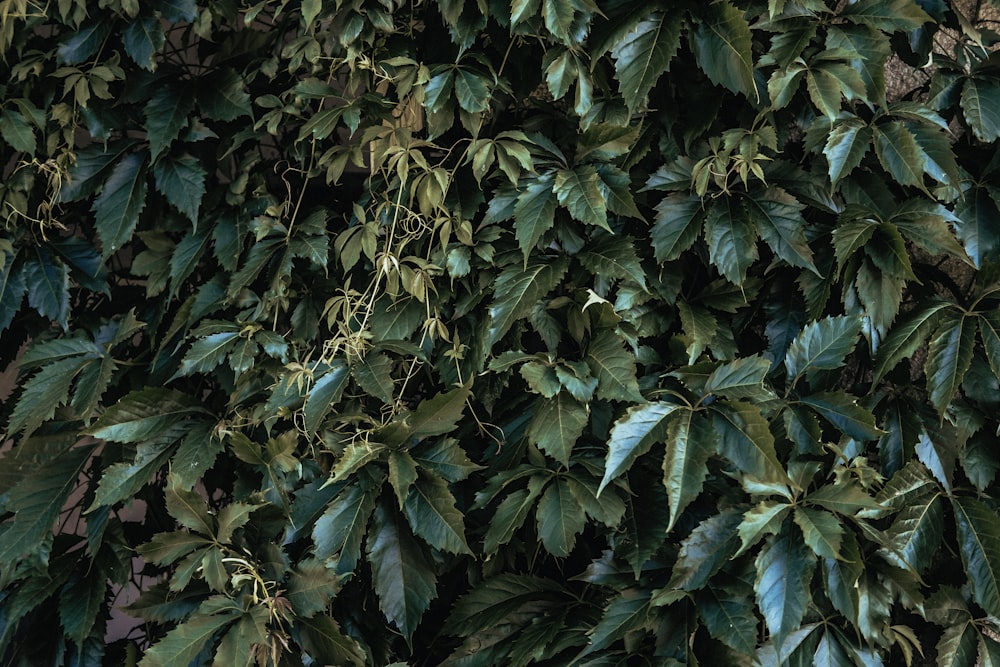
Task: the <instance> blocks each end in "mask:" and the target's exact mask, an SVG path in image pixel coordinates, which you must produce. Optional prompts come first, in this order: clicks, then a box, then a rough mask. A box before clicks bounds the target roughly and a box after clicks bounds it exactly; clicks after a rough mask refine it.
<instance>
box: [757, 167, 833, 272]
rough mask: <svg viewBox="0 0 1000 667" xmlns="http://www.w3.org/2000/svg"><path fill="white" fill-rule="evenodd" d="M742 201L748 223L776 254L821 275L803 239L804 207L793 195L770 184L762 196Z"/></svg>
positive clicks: (804, 238)
mask: <svg viewBox="0 0 1000 667" xmlns="http://www.w3.org/2000/svg"><path fill="white" fill-rule="evenodd" d="M743 201H744V205H745V206H746V211H747V215H748V217H749V219H750V222H751V223H752V224H754V225H755V226H756V227H757V231H758V233H759V234H760V236H761V238H763V239H764V242H765V243H767V245H769V246H771V249H772V250H774V252H775V253H776V254H777V255H778V257H780V258H781V259H783V260H785V261H786V262H788V263H789V264H791V265H792V266H797V267H799V268H803V269H809V270H810V271H812V272H813V273H815V274H816V275H820V272H819V269H817V268H816V265H815V264H814V263H813V252H812V249H811V248H810V247H809V244H808V243H807V241H806V234H805V228H806V221H805V220H804V219H803V218H802V210H803V209H804V208H805V207H804V206H803V205H802V204H801V203H799V202H798V201H797V200H796V199H795V197H792V196H791V195H790V194H788V193H787V192H785V191H784V190H782V189H781V188H777V187H771V188H768V189H767V191H766V192H765V193H764V195H763V196H762V197H759V198H758V197H747V198H746V199H744V200H743Z"/></svg>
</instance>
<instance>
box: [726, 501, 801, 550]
mask: <svg viewBox="0 0 1000 667" xmlns="http://www.w3.org/2000/svg"><path fill="white" fill-rule="evenodd" d="M791 509H792V506H791V505H787V504H785V503H779V502H776V501H774V500H763V501H761V502H759V503H757V505H756V506H754V507H753V508H752V509H749V510H747V511H746V512H745V513H744V514H743V521H742V523H740V525H739V529H738V533H739V536H740V548H739V550H738V551H737V552H736V554H735V555H734V557H735V556H739V555H740V554H742V553H743V552H744V551H746V550H747V549H749V548H750V547H752V546H754V545H755V544H757V542H759V541H760V540H761V538H763V537H764V536H765V535H777V534H778V531H779V530H781V525H782V522H783V521H784V520H785V515H786V514H787V513H788V512H789V511H790V510H791Z"/></svg>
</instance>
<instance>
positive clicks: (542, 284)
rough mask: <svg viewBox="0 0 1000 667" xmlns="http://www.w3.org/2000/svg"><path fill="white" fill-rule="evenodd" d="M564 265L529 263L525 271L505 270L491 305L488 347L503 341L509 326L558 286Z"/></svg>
mask: <svg viewBox="0 0 1000 667" xmlns="http://www.w3.org/2000/svg"><path fill="white" fill-rule="evenodd" d="M566 266H567V264H566V262H565V261H564V260H556V261H553V262H541V261H535V262H531V263H530V264H529V265H528V266H527V267H526V268H525V269H524V270H521V269H519V268H518V267H517V266H508V267H507V268H506V269H504V270H503V271H502V272H501V273H500V275H499V276H498V277H497V280H496V284H495V285H494V288H493V293H494V299H493V303H492V304H491V305H490V320H491V321H490V329H489V336H488V343H489V345H490V347H492V346H493V345H495V344H496V343H497V342H499V341H500V339H501V338H503V336H504V334H506V333H507V331H509V330H510V327H511V325H513V324H514V322H516V321H517V320H519V319H523V318H525V317H527V316H528V314H529V313H530V312H531V309H532V308H533V307H534V306H535V304H536V303H538V302H539V301H540V300H541V299H542V297H544V296H545V295H546V294H548V293H549V291H550V290H551V289H552V288H553V287H555V286H556V285H558V284H559V281H560V280H562V277H563V274H564V273H565V272H566Z"/></svg>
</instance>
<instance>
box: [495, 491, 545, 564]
mask: <svg viewBox="0 0 1000 667" xmlns="http://www.w3.org/2000/svg"><path fill="white" fill-rule="evenodd" d="M533 479H534V478H533ZM542 488H543V487H542V485H541V484H538V483H534V484H532V483H529V485H528V488H527V489H518V490H517V491H514V492H513V493H511V494H510V495H508V496H507V497H506V498H504V499H503V500H502V501H501V502H500V504H499V505H498V506H497V509H496V512H494V513H493V517H492V518H491V519H490V525H489V528H487V530H486V535H485V537H484V538H483V550H484V551H485V552H486V553H488V554H495V553H496V552H497V551H498V550H499V548H500V547H501V546H503V545H504V544H507V543H508V542H510V540H511V539H512V538H513V537H514V533H515V532H516V531H517V530H519V529H520V528H521V526H523V525H524V521H525V519H527V518H528V512H530V511H531V508H532V507H534V506H535V502H536V501H537V500H538V496H539V494H541V492H542Z"/></svg>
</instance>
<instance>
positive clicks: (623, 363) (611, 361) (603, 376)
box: [585, 329, 645, 403]
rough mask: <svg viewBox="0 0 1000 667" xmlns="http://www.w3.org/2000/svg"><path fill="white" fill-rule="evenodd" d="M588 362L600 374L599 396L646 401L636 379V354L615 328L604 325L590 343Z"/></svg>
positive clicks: (598, 383)
mask: <svg viewBox="0 0 1000 667" xmlns="http://www.w3.org/2000/svg"><path fill="white" fill-rule="evenodd" d="M585 360H586V362H587V365H588V366H590V369H591V371H592V372H593V374H594V376H595V377H596V378H597V396H598V398H603V399H605V400H609V401H633V402H636V403H641V402H643V401H645V399H644V398H643V397H642V394H640V393H639V384H638V382H637V381H636V375H635V372H636V368H635V357H634V356H633V355H632V353H631V352H629V351H628V350H626V349H625V347H624V343H623V342H622V340H621V339H620V338H619V337H618V335H617V334H616V333H615V332H614V330H613V329H602V330H600V331H599V332H598V333H597V334H596V335H595V336H594V338H593V339H592V340H591V341H590V344H589V345H588V346H587V356H586V359H585Z"/></svg>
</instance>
